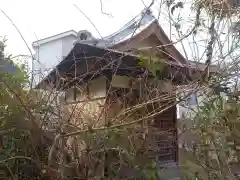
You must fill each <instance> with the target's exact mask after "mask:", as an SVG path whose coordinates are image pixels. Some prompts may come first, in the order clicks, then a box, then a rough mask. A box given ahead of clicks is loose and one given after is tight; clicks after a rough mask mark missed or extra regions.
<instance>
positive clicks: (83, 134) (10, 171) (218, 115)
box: [0, 0, 240, 180]
mask: <svg viewBox="0 0 240 180" xmlns="http://www.w3.org/2000/svg"><path fill="white" fill-rule="evenodd" d="M154 3H155V2H154V1H153V2H152V3H151V5H150V6H149V8H150V7H151V6H152V5H153V4H154ZM204 3H205V4H204ZM204 3H203V1H196V2H193V3H192V4H191V7H193V12H194V13H195V19H194V21H193V27H191V28H190V30H189V29H188V30H187V32H186V33H185V34H184V33H183V31H184V30H183V31H182V26H183V24H181V21H182V20H181V18H180V16H181V13H182V11H184V8H185V3H184V2H181V1H180V2H176V1H174V0H173V1H172V0H171V1H164V2H163V3H161V4H160V5H161V6H162V7H166V9H167V10H168V13H169V21H170V25H171V28H173V27H175V29H176V32H177V33H176V34H177V35H178V36H179V38H178V39H180V40H178V39H177V40H176V42H177V41H179V42H180V43H181V45H182V47H183V49H184V43H183V41H184V40H185V39H187V38H189V37H191V38H193V40H195V38H196V39H197V38H199V37H201V35H202V33H203V32H204V33H205V35H206V37H207V39H206V41H205V45H204V47H203V53H202V54H201V55H200V54H199V53H195V55H196V54H198V56H195V57H194V58H195V60H196V61H200V60H202V57H204V58H203V59H204V63H205V64H204V69H201V72H200V73H199V72H198V73H197V72H189V74H190V75H189V76H191V75H192V76H191V77H190V78H189V79H190V80H189V79H188V81H186V82H184V83H185V85H184V86H180V87H179V86H176V82H174V81H173V79H174V78H173V79H170V78H168V79H167V80H166V79H165V78H163V79H160V81H159V78H162V77H163V76H162V74H163V72H164V73H166V72H165V71H166V69H167V68H168V67H169V66H168V65H166V64H165V63H164V61H165V58H166V57H167V56H166V55H165V54H164V53H162V52H163V47H159V48H158V47H154V48H156V49H157V50H158V51H159V52H161V53H158V55H156V54H154V53H153V54H147V55H144V56H143V55H142V56H141V57H140V65H141V66H142V69H143V71H144V72H147V73H144V76H141V77H138V78H135V79H134V80H135V82H132V84H134V83H135V84H140V87H141V89H140V88H139V89H140V90H138V91H137V92H136V88H135V89H134V88H132V89H131V88H129V90H128V91H127V90H125V91H124V92H119V91H118V90H117V89H114V88H112V87H111V86H110V88H109V89H110V90H109V92H107V95H108V96H110V95H111V93H112V94H114V93H115V94H114V95H115V96H112V98H111V99H110V100H111V102H108V100H109V99H107V98H106V99H104V100H98V101H97V103H96V104H91V103H92V101H91V100H92V99H90V98H89V97H88V99H87V100H89V101H85V99H84V100H83V101H81V102H80V103H76V104H74V105H72V104H71V105H68V106H67V105H66V104H65V103H63V102H62V101H60V100H59V96H60V95H61V93H62V92H60V91H56V90H55V89H54V88H53V89H51V91H48V92H46V91H41V90H36V89H30V88H29V84H28V83H29V80H28V79H29V77H28V75H27V69H26V67H24V66H23V65H17V64H16V63H15V62H13V61H12V59H11V56H9V57H6V56H5V54H4V47H5V41H4V40H3V41H1V42H0V63H1V62H7V63H6V64H9V65H11V67H14V68H13V69H8V70H7V71H4V72H0V118H1V119H0V178H2V179H11V180H15V179H18V180H21V179H43V180H50V179H82V180H88V179H104V180H105V179H106V180H107V179H109V180H110V179H124V180H125V179H129V180H130V179H164V178H165V179H166V177H165V174H164V173H167V172H166V171H165V169H164V168H162V167H161V162H162V161H164V158H162V157H161V158H162V159H163V160H162V159H160V155H161V154H164V153H165V154H167V153H166V152H163V149H161V148H162V147H163V146H166V144H159V142H158V139H160V140H159V141H161V140H162V139H163V140H164V141H167V145H168V146H169V147H167V148H168V152H172V154H174V153H175V154H176V152H175V149H174V145H175V144H174V143H175V142H176V139H177V137H176V131H175V130H176V127H175V125H172V126H170V127H171V128H167V129H164V128H162V129H159V128H157V127H156V125H155V124H156V121H155V120H154V118H155V117H156V116H158V115H163V116H162V117H161V118H165V116H167V115H169V114H167V112H168V110H169V109H171V108H173V107H175V105H176V104H178V103H180V102H182V101H184V100H185V99H186V98H187V97H189V96H190V95H191V94H192V93H193V92H194V93H198V94H199V95H202V96H203V97H204V99H203V101H202V102H199V103H197V106H196V107H195V109H190V110H191V111H195V114H194V116H191V117H190V118H189V117H182V119H181V123H182V125H183V126H182V127H184V128H181V132H182V133H181V134H179V135H178V138H180V139H181V136H182V135H183V134H187V136H184V141H183V146H182V147H181V148H179V151H180V155H179V156H180V169H181V178H182V179H198V180H200V179H208V180H214V179H224V180H225V179H229V180H232V179H237V178H238V177H237V173H239V172H240V162H239V161H240V141H239V139H240V126H239V122H240V119H239V116H240V102H239V95H240V94H239V90H238V83H239V82H238V76H239V73H238V72H239V54H238V47H239V46H238V38H239V37H238V36H239V35H238V30H237V29H235V30H234V29H232V27H230V26H229V25H227V26H225V25H226V24H227V23H226V21H230V19H231V18H233V19H234V18H236V17H233V16H234V15H233V14H227V15H226V14H224V15H225V16H221V14H220V16H219V11H216V9H215V6H213V3H207V5H208V6H207V5H206V1H204ZM218 10H219V9H218ZM224 12H225V11H224ZM220 13H221V11H220ZM203 14H205V15H204V16H203ZM228 15H229V16H228ZM230 15H231V16H230ZM176 16H177V17H176ZM219 17H220V18H219ZM237 22H238V21H237ZM171 28H170V29H171ZM220 29H221V30H220ZM232 31H237V32H235V33H233V34H231V33H230V32H232ZM170 33H172V32H170ZM223 34H225V35H226V37H227V38H231V40H229V41H228V43H229V44H228V47H226V44H225V43H226V39H224V40H222V39H221V38H222V37H223V36H224V35H223ZM198 35H199V37H198ZM224 37H225V36H224ZM176 42H171V43H173V44H175V43H176ZM194 43H195V46H197V47H200V43H199V44H198V41H195V42H194ZM163 46H164V45H163ZM168 46H169V45H166V48H167V47H168ZM148 48H152V47H148ZM146 49H147V48H146ZM184 52H187V50H186V49H184ZM149 53H150V51H149ZM145 54H146V53H145ZM159 54H160V56H159ZM163 54H164V55H163ZM214 61H218V63H219V64H221V69H218V72H217V73H210V66H211V65H213V64H214ZM215 64H216V63H215ZM172 66H173V65H172ZM186 69H188V68H186ZM188 70H189V69H188ZM191 73H192V74H191ZM194 73H195V74H194ZM196 74H197V76H196ZM199 74H200V75H199ZM150 76H151V78H152V77H154V79H153V78H152V79H150V78H149V77H150ZM195 76H196V77H195ZM193 77H194V78H193ZM61 78H62V77H61ZM191 78H192V79H191ZM153 80H154V81H153ZM110 85H111V83H110ZM74 89H75V90H76V89H77V87H74ZM79 89H80V88H79ZM65 90H66V89H65ZM85 91H86V90H82V92H81V93H82V94H83V95H84V96H85V95H86V94H84V93H86V92H85ZM110 91H111V92H110ZM179 91H180V92H179ZM163 92H164V93H163ZM182 92H189V93H188V94H187V95H186V96H184V97H179V96H180V95H181V93H182ZM88 93H89V92H88ZM82 94H81V95H82ZM119 94H120V95H119ZM176 97H179V101H177V100H176ZM75 99H76V98H75ZM65 100H66V99H65ZM89 107H93V109H97V111H91V112H87V113H85V111H86V109H88V108H89ZM113 110H116V112H115V111H113ZM174 110H176V109H174ZM172 112H173V111H172ZM164 113H166V114H164ZM103 114H104V115H105V116H104V117H105V118H103ZM171 115H172V114H171ZM172 118H174V117H173V115H172ZM189 122H190V123H189ZM189 124H190V125H189ZM163 137H164V138H165V139H164V138H163ZM185 137H187V138H185ZM189 137H191V138H190V139H188V138H189ZM169 142H170V143H169ZM172 154H171V155H172ZM166 156H167V155H166ZM174 158H175V157H174ZM159 159H160V160H159ZM175 165H176V164H175ZM166 169H167V168H166ZM170 173H171V172H170Z"/></svg>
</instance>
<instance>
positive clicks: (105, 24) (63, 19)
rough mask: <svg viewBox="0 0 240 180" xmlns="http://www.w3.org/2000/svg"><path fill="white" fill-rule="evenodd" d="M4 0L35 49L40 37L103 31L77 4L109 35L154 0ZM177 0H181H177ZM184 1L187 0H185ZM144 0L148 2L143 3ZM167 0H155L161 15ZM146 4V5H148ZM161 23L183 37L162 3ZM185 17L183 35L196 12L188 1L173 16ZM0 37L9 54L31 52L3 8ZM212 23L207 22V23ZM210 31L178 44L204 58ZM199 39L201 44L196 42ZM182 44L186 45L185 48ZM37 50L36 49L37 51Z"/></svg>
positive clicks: (172, 36) (168, 31)
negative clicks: (175, 28) (64, 33)
mask: <svg viewBox="0 0 240 180" xmlns="http://www.w3.org/2000/svg"><path fill="white" fill-rule="evenodd" d="M101 1H102V6H103V11H104V12H106V13H108V14H111V15H112V16H108V15H106V14H103V13H102V12H101V3H100V2H101ZM101 1H100V0H41V1H37V0H0V9H1V10H3V11H4V12H5V13H6V14H7V15H8V16H9V17H10V18H11V19H12V21H13V22H14V23H15V25H16V26H17V27H18V29H19V30H20V32H21V34H22V35H23V37H24V39H25V40H26V42H27V44H28V46H29V47H30V48H32V42H33V41H36V40H38V39H42V38H45V37H49V36H52V35H55V34H58V33H62V32H64V31H68V30H71V29H73V30H75V31H79V30H88V31H90V32H91V33H92V34H93V36H95V37H99V34H98V33H97V31H96V30H95V28H94V27H93V25H92V24H91V23H90V22H89V21H88V20H87V18H86V17H84V16H83V15H82V14H81V13H80V12H79V11H78V10H77V8H76V7H75V6H74V4H76V5H77V6H78V7H79V8H80V9H81V10H82V11H83V12H84V13H85V14H86V15H87V16H88V17H89V18H90V19H91V21H92V22H93V23H94V25H95V26H96V27H97V29H98V31H99V32H100V34H101V36H102V37H104V36H107V35H109V34H111V33H114V32H116V31H117V30H119V29H120V28H121V27H122V26H123V25H124V24H126V23H127V22H128V21H130V20H131V19H132V18H133V17H135V16H136V15H138V14H139V13H140V12H141V10H143V9H144V8H145V7H146V6H148V5H149V4H150V3H151V1H152V0H101ZM176 1H177V0H176ZM181 1H183V0H181ZM143 2H144V3H143ZM162 2H164V0H155V3H154V5H153V6H152V7H151V9H152V11H153V13H154V15H155V16H156V17H157V15H158V12H159V7H160V4H161V3H162ZM184 2H187V0H184ZM144 4H145V5H144ZM160 11H161V13H160V19H159V23H160V25H161V26H162V28H163V29H164V31H165V32H166V34H167V35H168V36H169V37H170V39H171V40H172V41H173V42H174V41H176V40H177V39H179V37H178V36H177V35H176V34H177V33H176V31H174V27H173V25H171V27H170V26H169V17H168V14H167V12H166V6H162V8H161V10H160ZM178 15H180V16H179V17H181V18H180V19H181V20H180V24H181V30H182V31H183V33H182V34H183V35H184V34H186V33H187V32H188V31H189V30H190V29H191V27H192V26H193V23H194V20H195V13H193V12H192V11H191V10H190V7H187V3H184V8H183V9H180V10H179V11H178V10H176V12H175V13H174V15H171V16H172V18H174V19H175V20H176V19H178ZM0 22H1V25H0V36H6V38H7V39H8V41H7V48H6V52H7V54H12V55H13V56H16V55H19V54H25V55H30V53H29V51H28V49H27V47H26V45H25V44H24V41H23V40H22V39H21V36H20V35H19V34H18V32H17V30H16V29H15V28H14V26H13V25H12V24H11V22H10V21H9V20H8V19H7V18H6V17H5V16H4V14H3V13H2V12H1V11H0ZM207 23H208V22H206V24H207ZM207 39H208V38H207V33H206V32H201V33H199V37H195V39H193V38H192V37H189V38H188V39H184V41H183V44H181V43H177V44H175V46H176V47H177V49H178V50H179V51H180V52H181V53H182V54H183V55H184V56H185V57H186V54H187V56H188V57H187V59H190V60H194V59H195V57H196V56H198V57H197V58H199V57H202V54H203V53H204V50H205V48H206V45H207ZM196 41H197V43H196ZM182 45H183V46H184V48H185V51H186V52H187V53H185V52H184V51H183V48H182ZM33 53H34V52H33Z"/></svg>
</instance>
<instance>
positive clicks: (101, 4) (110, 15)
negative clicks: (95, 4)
mask: <svg viewBox="0 0 240 180" xmlns="http://www.w3.org/2000/svg"><path fill="white" fill-rule="evenodd" d="M99 1H100V6H101V12H102V14H105V15H107V16H109V17H113V15H112V14H109V13H106V12H104V11H103V3H102V0H99Z"/></svg>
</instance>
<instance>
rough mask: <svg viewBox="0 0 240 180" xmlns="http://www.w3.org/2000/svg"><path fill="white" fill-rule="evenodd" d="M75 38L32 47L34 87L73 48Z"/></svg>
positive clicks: (60, 39) (71, 37) (71, 36)
mask: <svg viewBox="0 0 240 180" xmlns="http://www.w3.org/2000/svg"><path fill="white" fill-rule="evenodd" d="M75 40H76V36H73V35H69V36H66V37H63V38H59V39H56V40H53V41H50V42H47V43H43V44H40V45H39V46H36V47H34V50H35V58H36V61H35V62H34V67H33V70H34V74H35V78H34V85H36V84H37V83H38V82H40V80H42V79H43V78H44V77H45V76H46V75H47V74H48V73H49V72H50V71H51V70H52V68H54V67H55V66H56V65H57V64H58V63H59V62H60V61H62V60H63V58H64V57H65V56H67V55H68V53H69V52H70V51H71V49H72V48H73V42H74V41H75Z"/></svg>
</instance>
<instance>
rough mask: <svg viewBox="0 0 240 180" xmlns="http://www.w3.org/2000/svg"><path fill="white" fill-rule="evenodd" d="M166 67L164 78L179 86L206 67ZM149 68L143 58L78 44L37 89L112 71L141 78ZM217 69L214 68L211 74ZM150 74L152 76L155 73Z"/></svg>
mask: <svg viewBox="0 0 240 180" xmlns="http://www.w3.org/2000/svg"><path fill="white" fill-rule="evenodd" d="M164 64H165V65H166V66H164V71H163V73H162V74H164V75H163V76H164V78H165V79H166V78H167V79H174V78H175V79H176V81H178V83H181V82H186V81H189V80H191V76H190V74H189V70H192V71H191V72H201V71H203V70H204V68H205V67H206V65H204V64H201V63H193V62H192V66H188V65H186V64H184V65H179V64H178V63H175V62H170V61H165V62H164ZM214 68H215V67H214ZM146 69H147V68H146V67H143V66H142V65H141V64H140V58H139V56H136V55H133V54H129V53H124V52H119V51H116V50H109V49H103V48H98V47H95V46H90V45H88V44H81V43H77V44H75V46H74V48H73V49H72V50H71V52H70V53H69V55H68V56H67V57H66V58H65V59H64V60H63V61H62V62H60V63H59V64H58V65H57V66H56V68H55V69H54V70H52V71H51V72H50V74H49V75H48V76H47V77H46V78H44V79H43V80H42V81H41V82H40V83H39V84H38V85H37V86H36V88H40V89H45V88H46V87H47V86H48V85H50V84H51V85H52V86H51V87H52V88H56V89H59V88H60V87H61V88H62V87H63V86H65V88H67V87H69V86H72V85H74V83H77V82H79V81H89V80H91V79H93V78H95V77H98V76H99V75H104V74H105V73H109V72H110V73H112V72H119V73H122V74H124V75H127V76H139V75H141V74H144V73H145V72H146ZM215 70H216V69H211V70H210V71H215ZM111 75H112V74H111ZM149 75H150V76H152V75H151V73H149ZM66 83H67V84H68V85H66Z"/></svg>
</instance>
